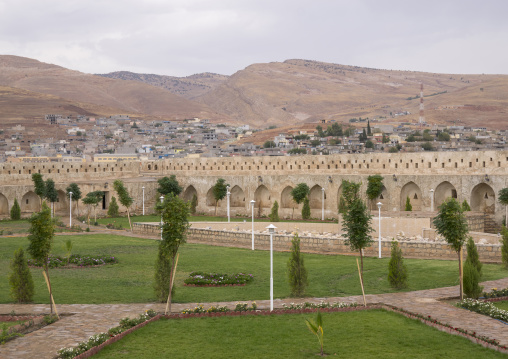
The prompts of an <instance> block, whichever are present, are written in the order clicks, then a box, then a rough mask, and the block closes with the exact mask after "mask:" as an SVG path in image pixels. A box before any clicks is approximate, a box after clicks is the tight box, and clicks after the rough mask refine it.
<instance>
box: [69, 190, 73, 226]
mask: <svg viewBox="0 0 508 359" xmlns="http://www.w3.org/2000/svg"><path fill="white" fill-rule="evenodd" d="M69 228H72V192H69Z"/></svg>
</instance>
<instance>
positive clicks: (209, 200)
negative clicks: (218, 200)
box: [206, 187, 215, 207]
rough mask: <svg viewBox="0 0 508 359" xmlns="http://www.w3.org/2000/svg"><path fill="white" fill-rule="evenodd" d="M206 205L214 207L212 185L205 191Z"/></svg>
mask: <svg viewBox="0 0 508 359" xmlns="http://www.w3.org/2000/svg"><path fill="white" fill-rule="evenodd" d="M206 205H207V206H210V207H215V198H214V197H213V187H212V188H210V189H209V190H208V192H207V193H206Z"/></svg>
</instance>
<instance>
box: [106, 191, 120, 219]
mask: <svg viewBox="0 0 508 359" xmlns="http://www.w3.org/2000/svg"><path fill="white" fill-rule="evenodd" d="M118 210H119V207H118V203H117V202H116V197H115V196H113V197H111V202H110V203H109V208H108V217H118Z"/></svg>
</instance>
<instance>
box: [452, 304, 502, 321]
mask: <svg viewBox="0 0 508 359" xmlns="http://www.w3.org/2000/svg"><path fill="white" fill-rule="evenodd" d="M457 306H458V307H462V308H464V309H467V310H470V311H472V312H476V313H479V314H483V315H488V316H489V317H491V318H494V319H499V320H502V321H503V322H508V311H506V310H502V309H499V308H498V307H496V306H495V305H494V304H492V303H489V302H484V301H480V300H476V299H470V298H467V299H464V300H463V301H462V302H459V303H457Z"/></svg>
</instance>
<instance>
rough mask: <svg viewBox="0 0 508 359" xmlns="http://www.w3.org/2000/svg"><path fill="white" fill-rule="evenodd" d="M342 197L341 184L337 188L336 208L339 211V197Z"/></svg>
mask: <svg viewBox="0 0 508 359" xmlns="http://www.w3.org/2000/svg"><path fill="white" fill-rule="evenodd" d="M341 197H342V185H340V186H339V189H338V190H337V209H338V211H339V212H340V211H341V208H340V207H341V204H340V199H341Z"/></svg>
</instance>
